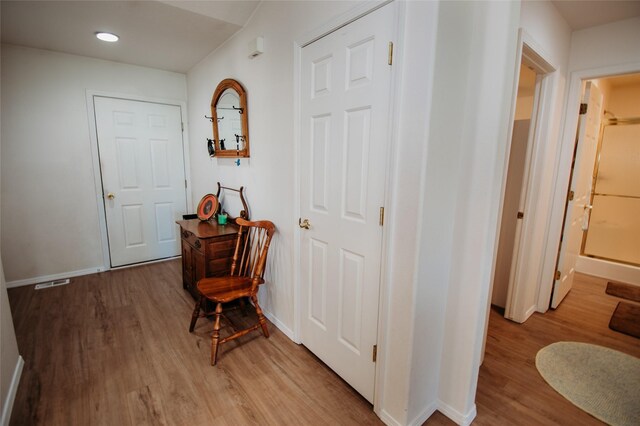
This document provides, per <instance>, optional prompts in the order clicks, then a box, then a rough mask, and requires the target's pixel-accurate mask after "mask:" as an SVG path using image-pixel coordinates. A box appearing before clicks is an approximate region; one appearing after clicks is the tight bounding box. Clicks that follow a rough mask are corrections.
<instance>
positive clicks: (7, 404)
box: [0, 355, 24, 426]
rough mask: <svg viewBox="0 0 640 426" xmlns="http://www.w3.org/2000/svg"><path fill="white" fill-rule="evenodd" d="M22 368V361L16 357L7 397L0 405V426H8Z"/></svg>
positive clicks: (20, 357) (19, 357)
mask: <svg viewBox="0 0 640 426" xmlns="http://www.w3.org/2000/svg"><path fill="white" fill-rule="evenodd" d="M23 367H24V359H23V358H22V356H20V355H18V360H17V361H16V367H15V368H14V370H13V377H12V378H11V384H10V385H9V390H8V392H7V397H6V398H5V400H4V403H3V405H2V407H3V408H2V420H1V421H0V425H2V426H8V425H9V420H11V411H12V410H13V403H14V401H15V399H16V393H17V392H18V385H20V376H22V368H23Z"/></svg>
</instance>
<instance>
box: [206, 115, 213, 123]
mask: <svg viewBox="0 0 640 426" xmlns="http://www.w3.org/2000/svg"><path fill="white" fill-rule="evenodd" d="M204 118H206V119H207V120H209V121H210V122H212V123H213V117H209V116H208V115H206V114H205V115H204Z"/></svg>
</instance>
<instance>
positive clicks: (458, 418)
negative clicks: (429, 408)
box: [438, 401, 477, 426]
mask: <svg viewBox="0 0 640 426" xmlns="http://www.w3.org/2000/svg"><path fill="white" fill-rule="evenodd" d="M438 411H440V412H441V413H442V414H444V415H445V416H447V417H449V418H450V419H451V420H453V421H454V422H456V423H457V424H459V425H460V426H469V425H470V424H471V422H472V421H473V419H475V418H476V414H477V412H476V404H473V407H471V410H469V412H468V413H466V414H463V413H461V412H459V411H458V410H456V409H454V408H453V407H451V406H450V405H448V404H446V403H444V402H442V401H438Z"/></svg>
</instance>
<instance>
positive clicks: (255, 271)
mask: <svg viewBox="0 0 640 426" xmlns="http://www.w3.org/2000/svg"><path fill="white" fill-rule="evenodd" d="M236 223H237V224H238V225H239V228H238V239H237V242H236V248H235V252H234V254H233V260H232V263H231V272H230V274H229V275H227V276H223V277H212V278H203V279H201V280H200V281H198V283H197V285H196V287H197V289H198V291H199V292H200V295H201V297H200V299H199V300H198V301H197V302H196V306H195V308H194V310H193V315H192V317H191V324H190V326H189V332H193V329H194V327H195V325H196V321H197V320H198V318H200V317H203V316H208V315H209V314H207V313H205V314H203V315H201V314H200V311H201V310H203V309H204V306H205V303H206V300H210V301H211V302H213V304H214V305H215V314H214V315H215V321H214V325H213V334H212V335H211V365H215V364H216V361H217V356H218V346H219V345H221V344H223V343H226V342H228V341H230V340H233V339H236V338H238V337H240V336H244V335H245V334H247V333H250V332H252V331H254V330H257V329H258V328H262V333H263V334H264V336H265V337H269V330H268V329H267V320H266V319H265V317H264V314H263V313H262V309H261V308H260V305H259V304H258V297H257V295H258V286H259V285H260V284H262V283H264V270H265V265H266V263H267V252H268V251H269V244H270V243H271V237H273V234H274V232H275V229H276V227H275V225H274V224H273V223H271V222H269V221H267V220H263V221H256V222H250V221H248V220H245V219H242V218H238V219H236ZM244 298H249V299H250V300H251V302H252V303H253V306H254V307H255V309H256V314H257V315H258V323H256V324H254V325H252V326H251V327H249V328H246V329H244V330H240V331H238V332H236V333H234V334H232V335H230V336H227V337H225V338H223V339H220V318H221V316H222V309H223V303H228V302H232V301H234V300H238V299H239V300H244Z"/></svg>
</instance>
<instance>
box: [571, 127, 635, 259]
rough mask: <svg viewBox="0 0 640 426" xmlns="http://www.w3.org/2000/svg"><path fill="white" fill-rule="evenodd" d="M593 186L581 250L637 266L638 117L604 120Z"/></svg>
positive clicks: (588, 254)
mask: <svg viewBox="0 0 640 426" xmlns="http://www.w3.org/2000/svg"><path fill="white" fill-rule="evenodd" d="M592 188H593V190H592V193H591V205H590V206H585V208H587V209H591V212H590V214H588V215H586V216H585V217H586V219H587V220H588V223H585V224H584V226H583V228H586V232H585V233H584V234H583V240H582V250H581V254H582V255H584V256H589V257H594V258H597V259H604V260H609V261H614V262H620V263H625V264H629V265H634V266H640V117H639V118H624V119H622V118H613V119H609V120H607V121H606V122H605V123H604V124H603V126H602V129H601V131H600V141H599V144H598V154H597V157H596V163H595V170H594V174H593V185H592Z"/></svg>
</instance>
